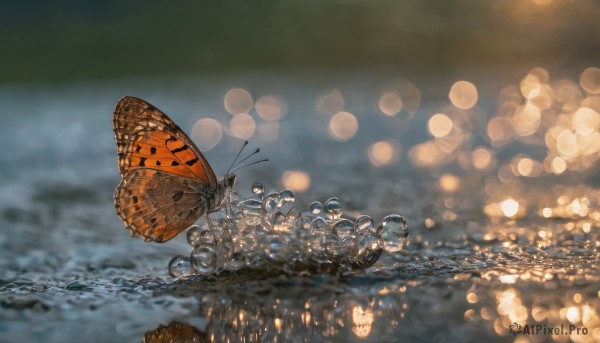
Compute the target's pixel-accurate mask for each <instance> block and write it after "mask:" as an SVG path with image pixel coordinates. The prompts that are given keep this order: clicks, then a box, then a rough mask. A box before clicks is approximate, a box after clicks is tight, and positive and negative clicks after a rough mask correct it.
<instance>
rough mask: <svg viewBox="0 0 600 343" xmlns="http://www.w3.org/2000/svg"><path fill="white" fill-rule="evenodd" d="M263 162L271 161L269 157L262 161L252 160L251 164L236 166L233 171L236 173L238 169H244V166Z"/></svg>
mask: <svg viewBox="0 0 600 343" xmlns="http://www.w3.org/2000/svg"><path fill="white" fill-rule="evenodd" d="M253 155H254V154H253ZM261 162H269V159H268V158H265V159H264V160H260V161H256V162H252V163H250V164H246V165H243V166H241V167H239V168H235V169H234V170H233V171H232V173H235V172H236V171H238V170H240V169H244V168H246V167H250V166H251V165H253V164H257V163H261Z"/></svg>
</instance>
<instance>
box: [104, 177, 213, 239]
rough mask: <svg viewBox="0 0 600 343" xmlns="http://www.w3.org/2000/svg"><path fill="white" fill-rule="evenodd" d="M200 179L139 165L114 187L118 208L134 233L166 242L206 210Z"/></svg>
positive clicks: (133, 234) (128, 227) (120, 215)
mask: <svg viewBox="0 0 600 343" xmlns="http://www.w3.org/2000/svg"><path fill="white" fill-rule="evenodd" d="M203 188H204V186H203V185H202V184H201V182H200V181H199V180H194V179H189V178H185V177H181V176H178V175H175V174H171V173H167V172H164V171H160V170H154V169H146V168H138V169H135V170H133V171H131V172H130V173H128V174H127V175H126V176H125V177H124V178H123V180H121V183H120V184H119V186H118V187H117V190H116V191H115V209H116V210H117V215H118V216H119V217H120V218H121V219H122V220H123V222H124V223H125V226H126V228H127V229H128V230H129V231H131V234H132V236H142V237H143V238H144V240H145V241H147V242H149V241H154V242H157V243H163V242H166V241H168V240H170V239H171V238H173V237H175V236H177V234H179V233H180V232H181V231H183V230H185V229H187V228H188V227H190V226H191V225H192V224H194V222H196V220H198V218H200V216H202V214H204V212H205V211H206V207H207V204H206V200H205V199H206V197H204V196H203V195H202V189H203Z"/></svg>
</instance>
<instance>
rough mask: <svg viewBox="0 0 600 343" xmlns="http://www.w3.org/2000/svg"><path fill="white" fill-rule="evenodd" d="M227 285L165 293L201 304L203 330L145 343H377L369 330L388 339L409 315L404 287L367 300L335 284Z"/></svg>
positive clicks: (157, 336) (161, 332) (183, 330)
mask: <svg viewBox="0 0 600 343" xmlns="http://www.w3.org/2000/svg"><path fill="white" fill-rule="evenodd" d="M234 278H235V277H234ZM231 281H234V280H220V281H218V282H216V283H212V282H211V281H208V280H199V281H195V280H189V279H188V280H186V282H185V283H181V284H177V285H174V287H173V288H172V289H170V290H167V291H166V292H167V293H168V294H172V295H174V296H186V297H187V296H191V297H196V298H197V299H198V300H200V305H199V307H198V308H197V309H196V311H195V316H196V317H199V318H202V322H205V323H206V324H205V326H204V327H199V328H196V327H193V326H191V325H190V324H184V323H180V322H176V321H175V322H171V323H170V324H169V325H168V326H164V325H161V326H159V327H158V328H156V329H153V330H150V331H148V332H146V333H145V334H144V338H145V342H167V341H168V339H172V340H173V341H194V342H204V341H207V342H286V341H290V340H291V341H295V342H312V341H323V340H338V341H339V340H347V339H353V340H364V339H370V340H378V339H382V336H380V335H377V336H375V337H371V332H372V330H373V328H374V327H375V326H378V327H384V328H388V330H386V331H390V333H389V334H393V330H394V328H397V327H398V325H399V322H400V321H402V320H404V318H406V314H407V311H408V309H409V306H408V304H407V303H406V297H405V294H404V292H405V291H406V287H398V286H393V284H390V285H384V286H381V287H378V288H377V289H378V291H377V293H376V294H375V295H371V296H368V295H366V294H367V292H366V290H364V292H363V291H360V292H359V293H357V294H348V293H345V292H341V289H336V288H337V287H338V286H334V282H335V281H334V279H331V280H325V282H324V283H323V282H322V281H320V280H318V279H316V278H315V279H304V280H303V279H297V278H292V279H286V278H283V277H281V278H279V279H270V280H265V281H264V282H263V281H252V280H249V281H248V280H246V282H244V281H240V280H236V281H235V283H238V286H236V285H234V284H232V283H231ZM357 281H360V280H357ZM317 284H320V285H321V286H323V287H324V288H323V289H322V290H321V292H319V291H318V289H317V288H314V286H315V285H317ZM257 285H259V286H260V287H265V289H264V290H263V291H262V293H263V294H260V296H259V297H256V296H254V300H253V301H248V297H252V295H251V294H250V293H247V292H249V290H248V289H246V288H247V287H248V286H254V287H256V286H257ZM240 286H241V287H240ZM211 287H214V289H210V288H211ZM392 287H393V288H392ZM219 288H221V290H218V289H219ZM223 288H227V289H226V290H223ZM361 293H364V295H363V294H361ZM200 294H201V295H200ZM187 318H189V316H188V317H187ZM390 337H393V335H391V336H390ZM186 339H187V340H186Z"/></svg>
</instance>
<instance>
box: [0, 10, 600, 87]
mask: <svg viewBox="0 0 600 343" xmlns="http://www.w3.org/2000/svg"><path fill="white" fill-rule="evenodd" d="M536 2H537V3H536ZM1 3H2V5H1V8H0V43H1V45H0V82H12V81H46V80H71V79H98V78H115V77H116V78H118V77H130V76H148V75H173V74H184V75H206V74H207V73H224V72H237V71H262V70H272V71H284V72H296V71H304V70H313V71H320V70H325V71H327V70H337V71H339V70H365V69H366V70H388V69H390V68H400V69H403V70H425V71H428V72H433V73H439V72H445V71H451V70H455V69H459V68H465V67H475V68H480V67H481V68H496V69H498V68H500V69H501V68H504V67H513V66H515V65H525V66H534V65H542V66H550V67H568V66H570V65H573V66H579V65H597V64H598V61H600V59H599V57H600V21H599V20H598V18H600V1H597V0H576V1H565V0H553V1H552V0H537V1H534V0H485V1H482V0H408V1H401V0H370V1H365V0H344V1H343V0H303V1H292V0H282V1H274V0H271V1H266V0H239V1H237V0H236V1H191V0H190V1H185V0H175V1H157V0H144V1H141V0H138V1H117V0H94V1H76V0H55V1H47V0H24V1H5V0H2V2H1ZM540 3H546V4H540Z"/></svg>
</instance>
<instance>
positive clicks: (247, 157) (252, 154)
mask: <svg viewBox="0 0 600 343" xmlns="http://www.w3.org/2000/svg"><path fill="white" fill-rule="evenodd" d="M259 152H260V148H257V149H256V150H254V152H253V153H251V154H250V155H248V156H246V157H244V158H242V159H241V160H240V161H239V162H238V163H236V164H235V165H234V167H237V166H239V165H240V164H242V163H244V161H246V160H247V159H249V158H250V157H252V156H254V155H256V154H258V153H259Z"/></svg>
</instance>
